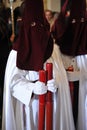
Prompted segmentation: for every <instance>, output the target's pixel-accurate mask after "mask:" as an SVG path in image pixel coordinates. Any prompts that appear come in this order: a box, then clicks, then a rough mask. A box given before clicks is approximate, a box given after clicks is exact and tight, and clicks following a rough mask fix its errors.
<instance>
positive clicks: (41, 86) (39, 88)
mask: <svg viewBox="0 0 87 130" xmlns="http://www.w3.org/2000/svg"><path fill="white" fill-rule="evenodd" d="M33 92H34V94H37V95H41V94H45V93H47V86H46V85H45V83H43V82H41V81H37V82H35V83H34V90H33Z"/></svg>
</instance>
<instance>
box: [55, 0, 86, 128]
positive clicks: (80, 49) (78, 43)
mask: <svg viewBox="0 0 87 130" xmlns="http://www.w3.org/2000/svg"><path fill="white" fill-rule="evenodd" d="M66 1H67V0H66ZM65 10H66V8H65ZM86 14H87V12H86V0H76V1H74V0H73V1H72V5H71V9H70V16H69V17H68V21H67V23H66V18H65V15H64V13H63V11H61V13H60V15H59V16H60V17H58V19H57V20H56V22H55V25H54V27H53V35H54V38H55V41H56V43H57V44H58V45H59V48H60V51H61V54H62V59H63V64H64V67H65V69H68V67H70V66H73V70H74V72H67V80H68V81H69V80H70V81H79V97H78V104H77V105H78V111H77V112H78V120H77V122H76V129H77V130H87V123H86V122H87V68H86V66H87V32H86V31H87V28H86V25H87V23H86V21H87V20H86V19H87V15H86ZM77 86H78V85H77ZM77 96H78V95H77ZM77 112H76V113H77Z"/></svg>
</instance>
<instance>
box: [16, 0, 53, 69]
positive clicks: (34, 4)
mask: <svg viewBox="0 0 87 130" xmlns="http://www.w3.org/2000/svg"><path fill="white" fill-rule="evenodd" d="M13 49H15V50H17V67H18V68H20V69H24V70H35V71H38V70H40V69H42V68H43V63H44V62H45V61H46V59H48V58H49V57H50V56H51V53H52V50H53V40H52V37H51V34H50V26H49V24H48V23H47V20H46V18H45V15H44V6H43V0H37V1H35V0H26V1H25V7H24V12H23V17H22V23H21V28H20V31H19V37H18V39H17V41H16V42H15V43H14V45H13Z"/></svg>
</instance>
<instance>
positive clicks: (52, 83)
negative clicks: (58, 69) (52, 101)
mask: <svg viewBox="0 0 87 130" xmlns="http://www.w3.org/2000/svg"><path fill="white" fill-rule="evenodd" d="M47 87H48V90H49V91H51V92H53V93H55V92H56V90H57V86H56V82H55V80H54V79H51V80H48V81H47Z"/></svg>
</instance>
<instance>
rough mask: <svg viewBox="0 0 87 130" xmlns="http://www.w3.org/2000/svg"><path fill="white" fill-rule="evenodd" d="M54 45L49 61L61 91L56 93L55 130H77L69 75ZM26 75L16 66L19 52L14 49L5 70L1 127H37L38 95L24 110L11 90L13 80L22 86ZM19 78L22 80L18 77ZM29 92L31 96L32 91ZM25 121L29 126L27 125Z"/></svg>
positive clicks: (23, 129) (12, 129) (19, 129)
mask: <svg viewBox="0 0 87 130" xmlns="http://www.w3.org/2000/svg"><path fill="white" fill-rule="evenodd" d="M55 47H56V49H57V50H56V51H54V52H53V55H52V57H51V58H50V59H49V60H48V61H47V62H52V63H53V68H54V76H55V78H56V82H57V86H58V91H57V92H56V93H55V94H54V111H53V130H75V127H74V120H73V114H72V105H71V98H70V91H69V84H68V80H67V75H66V71H65V69H64V66H63V63H62V59H61V55H60V51H59V48H58V47H57V46H55ZM55 72H56V73H55ZM27 74H28V72H27V71H18V69H17V68H16V52H15V51H13V50H12V51H11V53H10V55H9V58H8V62H7V67H6V73H5V84H4V97H3V120H2V130H37V129H38V125H37V122H38V99H37V98H38V97H37V96H34V97H33V98H31V100H30V104H29V106H28V105H25V109H23V108H24V105H23V103H21V102H20V101H19V100H17V99H16V98H14V97H13V96H12V93H14V92H13V86H12V80H13V79H14V82H13V83H14V86H17V87H18V86H21V89H22V87H24V86H26V85H27V84H28V82H27V80H26V78H25V77H26V76H25V75H27ZM29 76H30V75H29ZM16 77H17V78H19V79H18V80H17V78H16ZM24 78H25V79H24ZM29 78H30V77H29ZM29 80H30V79H29ZM22 85H23V86H22ZM15 90H16V89H14V91H15ZM29 93H30V95H31V94H32V90H30V91H29ZM20 94H21V91H20ZM20 94H19V95H20ZM22 96H23V95H22ZM29 98H30V97H29ZM24 111H25V112H24ZM24 113H25V115H24ZM24 117H25V119H24ZM25 122H26V125H24V124H25ZM24 126H25V127H24Z"/></svg>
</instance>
